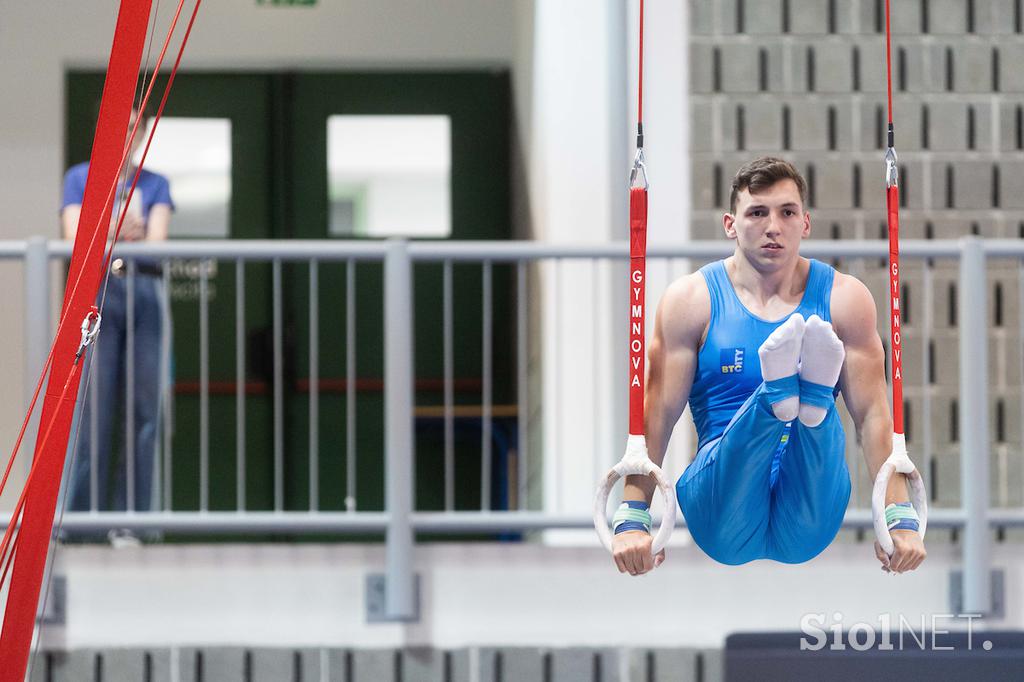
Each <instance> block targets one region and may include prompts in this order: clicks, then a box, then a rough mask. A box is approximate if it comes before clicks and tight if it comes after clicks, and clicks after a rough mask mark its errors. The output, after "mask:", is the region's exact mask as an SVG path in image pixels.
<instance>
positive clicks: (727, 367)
mask: <svg viewBox="0 0 1024 682" xmlns="http://www.w3.org/2000/svg"><path fill="white" fill-rule="evenodd" d="M718 357H719V364H720V365H721V367H722V374H739V373H741V372H742V371H743V349H742V348H723V349H722V350H721V351H720V354H719V356H718Z"/></svg>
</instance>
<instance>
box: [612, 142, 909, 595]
mask: <svg viewBox="0 0 1024 682" xmlns="http://www.w3.org/2000/svg"><path fill="white" fill-rule="evenodd" d="M806 187H807V185H806V182H805V181H804V179H803V177H802V176H801V175H800V172H799V171H798V170H797V169H796V168H795V167H794V166H793V165H792V164H790V163H788V162H787V161H784V160H781V159H777V158H771V157H763V158H759V159H756V160H754V161H752V162H750V163H748V164H747V165H745V166H743V167H742V168H740V169H739V171H738V172H737V173H736V177H735V178H734V179H733V183H732V195H731V198H730V212H729V213H726V214H725V215H724V216H723V220H722V222H723V226H724V229H725V234H726V236H727V237H728V238H729V239H732V240H734V241H735V242H736V250H735V252H734V253H733V255H732V256H730V257H728V258H726V259H724V260H721V261H716V262H714V263H711V264H709V265H706V266H704V267H703V268H701V269H700V270H699V271H698V272H696V273H693V274H691V275H687V276H685V277H682V278H680V279H678V280H676V281H675V282H673V283H672V284H671V285H670V286H669V288H668V290H667V291H666V292H665V295H664V297H663V298H662V300H661V304H660V305H659V306H658V312H657V317H656V319H655V329H654V338H653V340H652V342H651V343H650V344H649V349H648V376H647V385H646V392H645V398H644V408H645V415H646V423H645V431H646V439H647V448H648V454H649V456H650V458H651V460H652V461H653V462H654V463H655V464H658V465H659V466H660V465H661V463H662V460H663V459H664V457H665V448H666V446H667V444H668V440H669V437H670V436H671V435H672V429H673V427H674V426H675V424H676V422H677V421H678V419H679V417H680V415H682V413H683V409H684V408H685V407H686V404H687V401H689V404H690V410H691V412H692V414H693V419H694V423H695V424H696V426H697V434H698V437H699V443H698V450H697V455H696V457H695V458H694V460H693V462H691V463H690V465H689V466H688V467H687V468H686V471H685V472H684V473H683V475H682V476H681V477H680V478H679V482H678V483H677V484H676V495H677V497H678V499H679V506H680V508H681V509H682V511H683V515H684V516H685V517H686V524H687V528H688V529H689V531H690V534H691V535H692V536H693V539H694V541H695V542H696V543H697V544H698V545H699V546H700V547H701V549H703V550H704V551H705V552H706V553H707V554H708V555H709V556H710V557H711V558H713V559H715V560H716V561H719V562H721V563H723V564H731V565H735V564H744V563H746V562H748V561H753V560H755V559H772V560H774V561H779V562H784V563H801V562H805V561H809V560H810V559H812V558H814V557H815V556H817V555H818V554H819V553H820V552H821V551H822V550H824V549H825V547H827V546H828V545H829V543H831V542H832V539H833V538H834V537H835V535H836V533H837V532H838V531H839V527H840V525H841V524H842V520H843V516H844V514H845V512H846V506H847V502H848V501H849V498H850V476H849V472H848V471H847V467H846V459H845V447H846V438H845V434H844V432H843V427H842V424H841V423H840V420H839V416H838V414H836V404H835V396H836V394H837V393H839V392H842V394H843V400H844V401H845V403H846V407H847V409H848V410H849V412H850V416H851V417H852V418H853V423H854V425H855V427H856V429H857V437H858V441H859V442H860V444H861V448H862V449H863V452H864V458H865V460H866V461H867V465H868V470H869V472H870V475H871V477H872V479H874V477H875V476H876V475H877V474H878V470H879V468H880V467H881V465H882V463H883V462H885V460H886V459H887V458H888V456H889V453H890V450H891V447H892V416H891V414H890V411H889V403H888V400H887V393H886V383H885V376H884V375H885V355H884V351H883V349H882V342H881V339H880V338H879V336H878V332H877V331H876V317H875V316H876V312H875V303H874V300H873V299H872V298H871V294H870V293H869V292H868V289H867V287H865V286H864V284H863V283H862V282H860V281H859V280H858V279H856V278H854V277H851V276H849V275H844V274H842V273H839V272H836V271H835V270H834V269H833V268H831V267H830V266H828V265H826V264H825V263H822V262H821V261H817V260H814V259H808V258H803V257H801V256H800V242H801V240H803V239H805V238H807V237H808V236H809V235H810V233H811V218H810V214H809V213H808V212H807V210H806V209H805V205H806V195H807V189H806ZM755 349H756V350H757V352H756V353H755V352H754V351H755ZM653 494H654V482H653V480H652V479H651V478H649V477H646V476H630V477H628V478H627V480H626V488H625V494H624V498H623V499H624V500H625V501H624V502H623V504H622V506H621V507H620V509H619V510H618V511H617V512H616V515H615V522H614V524H615V533H616V534H615V537H614V540H613V545H612V549H613V555H614V558H615V563H616V565H617V566H618V568H619V571H620V572H623V573H629V574H631V575H641V574H643V573H646V572H648V571H650V570H651V569H652V568H654V567H656V566H659V565H660V564H661V563H662V562H663V561H664V560H665V552H664V551H662V552H660V553H659V554H658V555H657V556H656V557H652V556H651V541H652V539H651V535H650V515H649V512H648V509H649V505H650V502H651V497H652V495H653ZM886 505H887V508H886V512H887V518H888V519H889V520H890V523H889V529H890V531H891V534H892V539H893V543H894V546H895V550H894V552H893V555H892V556H891V557H888V556H886V554H885V553H884V552H883V551H882V549H881V548H880V547H879V545H878V543H877V542H876V543H875V554H876V556H877V557H878V559H879V561H880V562H881V563H882V568H883V570H886V571H891V572H894V573H903V572H905V571H910V570H913V569H915V568H917V567H918V566H920V565H921V562H922V561H924V558H925V549H924V542H923V540H922V539H921V536H920V535H919V534H918V533H917V517H916V514H915V513H914V510H913V508H912V507H911V506H910V503H909V502H908V496H907V486H906V477H905V476H904V475H902V474H895V475H893V477H892V479H891V480H890V482H889V487H888V489H887V492H886Z"/></svg>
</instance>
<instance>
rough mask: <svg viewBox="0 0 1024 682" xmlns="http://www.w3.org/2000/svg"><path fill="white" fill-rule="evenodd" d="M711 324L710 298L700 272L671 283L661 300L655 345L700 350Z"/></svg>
mask: <svg viewBox="0 0 1024 682" xmlns="http://www.w3.org/2000/svg"><path fill="white" fill-rule="evenodd" d="M710 323H711V295H710V294H709V293H708V285H707V282H705V281H704V276H703V275H701V274H700V273H699V272H694V273H691V274H689V275H685V276H683V277H680V278H679V279H677V280H676V281H674V282H672V284H670V285H669V286H668V288H667V289H666V290H665V294H664V295H663V296H662V297H661V303H659V304H658V313H657V316H656V317H655V341H656V342H657V343H662V344H665V345H666V346H667V347H668V348H669V349H672V348H678V347H686V348H690V349H692V350H694V351H696V350H698V349H699V348H700V346H701V344H702V343H704V338H705V336H707V331H708V325H709V324H710Z"/></svg>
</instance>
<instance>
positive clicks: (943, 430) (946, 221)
mask: <svg viewBox="0 0 1024 682" xmlns="http://www.w3.org/2000/svg"><path fill="white" fill-rule="evenodd" d="M883 9H884V0H845V1H844V2H825V1H824V0H767V1H764V0H756V1H755V0H723V1H722V2H714V3H710V2H703V1H702V0H690V38H691V47H690V55H691V60H690V107H691V119H690V125H691V135H690V139H691V140H692V144H691V149H690V151H691V164H692V166H691V167H692V188H691V191H692V196H693V212H692V215H691V222H692V234H693V238H694V239H722V238H724V237H723V236H722V227H721V216H722V213H723V212H724V211H726V210H727V209H728V206H727V204H728V198H729V190H730V184H731V180H732V176H733V174H734V173H735V171H736V169H737V168H738V167H739V166H740V165H742V164H743V163H745V162H746V161H748V160H750V159H751V158H754V157H755V156H758V155H761V154H766V153H776V154H779V155H781V156H784V157H785V158H788V159H790V160H791V161H793V162H794V163H795V164H796V165H797V167H799V168H800V169H801V170H802V171H803V172H804V173H805V174H806V177H807V180H808V184H809V195H810V196H809V202H808V203H809V205H810V209H811V215H812V225H813V234H812V238H817V239H879V238H885V237H886V234H887V232H886V226H885V211H884V209H885V190H884V175H883V174H884V165H883V161H882V158H883V153H884V144H885V129H886V123H887V120H886V97H885V89H886V78H885V34H884V23H883V20H884V14H883ZM892 13H893V14H892V26H893V32H894V36H893V81H894V82H893V89H894V92H893V95H894V100H895V101H894V118H895V124H896V147H897V151H898V153H899V160H900V166H901V176H900V180H901V188H900V189H901V204H902V206H901V209H902V210H901V237H903V238H905V239H955V238H958V237H961V236H964V235H969V234H976V235H979V236H982V237H986V238H1010V239H1021V238H1024V71H1022V70H1021V69H1020V68H1019V65H1020V64H1021V62H1022V61H1024V2H1022V1H1021V0H904V1H901V2H896V3H893V4H892ZM833 264H834V265H835V266H836V267H838V268H840V269H842V270H844V271H846V272H851V273H853V274H855V275H857V276H858V277H860V278H861V279H862V280H864V281H865V283H866V284H867V285H868V286H869V288H870V289H871V291H872V292H873V293H874V295H875V299H876V303H877V305H878V311H879V318H878V329H879V333H880V335H881V336H882V338H883V340H886V341H887V339H888V334H889V330H888V324H889V321H888V312H887V311H888V304H887V301H886V298H885V293H886V290H887V277H886V273H885V263H884V262H881V263H880V262H878V261H875V260H871V261H867V262H862V261H856V260H851V261H848V262H847V261H843V260H841V259H837V260H836V261H835V262H834V263H833ZM927 268H928V269H929V271H928V272H927V273H926V265H925V264H924V263H920V262H917V263H915V262H913V261H908V262H906V263H905V264H904V268H903V284H904V305H905V312H906V313H907V315H906V317H905V319H904V323H905V333H904V348H905V356H904V368H905V375H906V379H905V390H904V392H905V397H906V402H907V415H908V435H909V439H910V444H911V449H912V452H913V455H914V457H915V459H916V461H917V462H918V463H919V465H921V466H922V467H923V468H926V469H927V470H928V473H929V476H931V477H932V495H933V497H934V502H935V503H936V504H938V505H956V504H958V503H959V497H960V496H959V480H960V472H959V467H960V461H959V443H958V440H959V434H958V433H957V427H956V425H955V418H956V415H957V413H958V409H959V405H958V403H957V400H958V393H959V388H958V383H959V355H958V353H959V336H958V334H959V332H958V327H957V324H958V317H959V312H960V311H959V310H958V309H957V306H958V302H957V300H956V296H957V291H958V286H959V283H958V270H957V265H956V263H955V262H953V261H941V260H939V261H933V262H932V263H930V264H929V265H928V266H927ZM988 272H989V274H988V280H989V281H988V300H987V302H986V304H987V307H988V312H989V325H990V326H989V329H988V332H987V335H988V339H989V381H990V385H991V390H990V394H989V400H990V405H989V408H990V422H991V425H990V427H991V433H992V463H991V470H992V502H993V504H994V505H997V506H998V505H1020V504H1024V481H1022V479H1024V474H1022V469H1024V442H1022V441H1024V437H1022V435H1021V427H1020V424H1021V422H1022V421H1024V412H1022V408H1021V405H1022V402H1024V400H1022V369H1021V368H1022V363H1024V357H1022V354H1024V350H1022V349H1024V337H1022V329H1024V327H1022V321H1021V303H1022V302H1021V300H1020V299H1021V294H1020V292H1021V290H1022V287H1024V285H1022V284H1021V278H1022V277H1024V274H1022V273H1024V269H1022V266H1021V264H1019V263H1016V262H1010V261H992V262H990V263H989V268H988ZM926 287H927V289H928V291H926V290H925V289H926ZM926 307H927V311H926V310H925V308H926ZM929 354H930V356H931V357H929ZM848 426H849V425H848ZM847 431H848V435H849V438H850V440H849V447H848V453H847V456H848V458H849V460H850V465H851V471H852V472H854V475H855V477H857V478H858V479H859V480H857V481H855V486H854V498H855V499H854V501H853V502H854V503H855V504H858V505H867V504H868V503H869V496H870V486H869V485H868V481H867V472H866V469H865V467H864V466H863V463H862V462H860V461H859V460H860V459H861V454H860V450H859V448H858V447H857V445H856V441H855V438H854V434H853V430H852V428H848V429H847Z"/></svg>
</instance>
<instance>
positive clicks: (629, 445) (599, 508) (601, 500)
mask: <svg viewBox="0 0 1024 682" xmlns="http://www.w3.org/2000/svg"><path fill="white" fill-rule="evenodd" d="M634 474H640V475H644V476H653V477H654V480H655V482H657V484H658V489H659V490H661V494H662V496H663V497H664V498H665V509H664V511H663V512H662V515H661V525H659V526H658V532H657V534H656V535H655V536H654V542H653V543H652V544H651V554H654V555H657V554H658V552H660V551H661V550H663V549H665V545H667V544H668V539H669V538H670V537H671V536H672V529H673V528H674V527H675V525H676V495H675V487H674V486H673V485H672V483H671V482H669V480H668V478H666V477H665V472H663V471H662V470H661V468H660V467H659V466H658V465H656V464H655V463H654V462H652V461H651V459H650V457H648V456H647V441H646V440H645V439H644V437H643V436H634V435H630V436H629V438H628V439H627V440H626V454H625V455H623V456H622V459H621V460H619V463H618V464H616V465H615V466H613V467H612V468H611V469H609V470H608V473H606V474H605V475H604V477H602V478H601V481H600V483H599V484H598V486H597V494H596V495H595V496H594V529H595V530H596V531H597V537H598V538H600V540H601V544H602V545H604V548H605V549H607V550H608V551H609V552H610V551H612V532H611V530H610V529H609V528H608V495H609V494H610V493H611V491H612V488H613V487H614V486H615V483H616V482H618V480H619V479H620V478H622V477H623V476H631V475H634Z"/></svg>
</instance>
